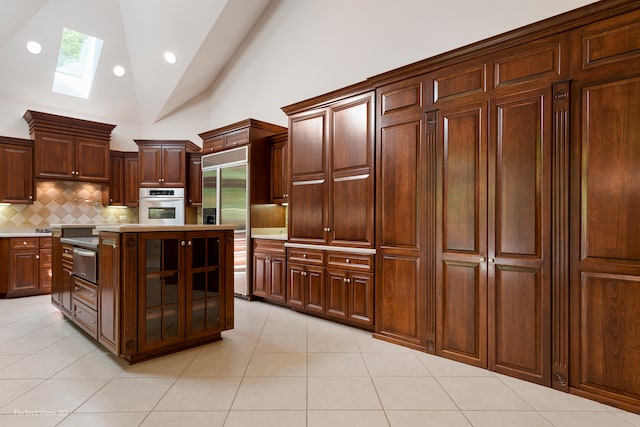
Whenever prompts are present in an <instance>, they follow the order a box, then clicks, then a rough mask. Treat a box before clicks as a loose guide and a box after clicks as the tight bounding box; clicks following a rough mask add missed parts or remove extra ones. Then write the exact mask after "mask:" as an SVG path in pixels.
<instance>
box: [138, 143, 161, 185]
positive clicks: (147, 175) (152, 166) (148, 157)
mask: <svg viewBox="0 0 640 427" xmlns="http://www.w3.org/2000/svg"><path fill="white" fill-rule="evenodd" d="M138 174H139V175H138V176H139V178H140V187H160V186H161V181H160V179H161V178H162V147H161V146H159V145H158V146H151V145H147V146H144V147H142V146H140V147H139V150H138Z"/></svg>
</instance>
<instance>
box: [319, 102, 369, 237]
mask: <svg viewBox="0 0 640 427" xmlns="http://www.w3.org/2000/svg"><path fill="white" fill-rule="evenodd" d="M373 98H374V94H373V93H367V94H364V95H358V96H355V97H353V98H349V99H347V100H344V101H341V102H340V103H338V104H336V105H333V106H331V108H330V110H329V120H330V126H331V132H330V135H331V142H330V150H331V153H330V155H329V161H330V167H329V170H330V172H329V173H328V174H327V179H328V180H329V182H330V186H329V197H330V199H329V206H328V214H329V217H328V218H327V221H326V227H327V228H329V232H328V233H327V243H329V244H337V245H344V246H357V247H365V248H372V247H373V246H374V241H373V228H374V224H373V208H374V192H373V184H374V178H375V176H374V170H373V154H374V137H373V135H374V100H373Z"/></svg>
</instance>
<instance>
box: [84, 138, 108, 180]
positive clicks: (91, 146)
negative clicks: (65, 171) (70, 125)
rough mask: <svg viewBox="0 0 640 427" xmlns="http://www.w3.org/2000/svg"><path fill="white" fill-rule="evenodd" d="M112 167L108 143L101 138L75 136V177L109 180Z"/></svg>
mask: <svg viewBox="0 0 640 427" xmlns="http://www.w3.org/2000/svg"><path fill="white" fill-rule="evenodd" d="M110 168H111V165H110V162H109V144H108V143H106V142H105V141H104V140H99V139H91V138H83V137H76V138H75V179H79V180H82V181H90V182H108V181H109V179H110V175H111V173H110Z"/></svg>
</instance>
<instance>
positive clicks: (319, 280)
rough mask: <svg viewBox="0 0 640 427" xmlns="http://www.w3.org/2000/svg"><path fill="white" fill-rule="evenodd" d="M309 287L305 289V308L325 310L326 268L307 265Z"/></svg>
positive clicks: (316, 311)
mask: <svg viewBox="0 0 640 427" xmlns="http://www.w3.org/2000/svg"><path fill="white" fill-rule="evenodd" d="M306 273H307V277H306V279H307V283H306V285H307V287H306V289H305V307H304V308H305V309H306V310H307V311H311V312H315V313H321V314H324V312H325V297H326V296H325V284H324V268H317V267H307V271H306Z"/></svg>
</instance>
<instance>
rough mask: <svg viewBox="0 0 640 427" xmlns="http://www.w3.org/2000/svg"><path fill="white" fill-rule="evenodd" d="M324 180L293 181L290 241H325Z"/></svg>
mask: <svg viewBox="0 0 640 427" xmlns="http://www.w3.org/2000/svg"><path fill="white" fill-rule="evenodd" d="M325 187H326V186H325V182H324V180H314V181H301V182H293V183H292V187H291V206H290V208H289V230H290V236H289V240H290V241H305V242H310V243H324V242H325V234H326V232H325V230H324V228H325V215H324V204H323V201H324V196H325V191H324V189H325Z"/></svg>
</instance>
